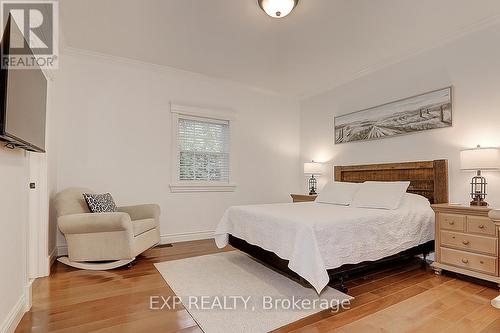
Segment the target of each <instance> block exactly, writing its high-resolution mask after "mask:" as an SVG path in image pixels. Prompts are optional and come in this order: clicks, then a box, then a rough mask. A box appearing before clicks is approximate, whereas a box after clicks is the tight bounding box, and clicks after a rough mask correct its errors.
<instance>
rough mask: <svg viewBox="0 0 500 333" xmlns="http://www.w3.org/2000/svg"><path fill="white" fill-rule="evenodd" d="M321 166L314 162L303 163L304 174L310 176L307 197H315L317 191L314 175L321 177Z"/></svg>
mask: <svg viewBox="0 0 500 333" xmlns="http://www.w3.org/2000/svg"><path fill="white" fill-rule="evenodd" d="M321 173H322V165H321V163H316V162H314V161H312V162H307V163H304V174H306V175H311V178H309V195H316V194H317V193H316V190H317V189H318V182H317V180H316V178H315V177H314V175H321Z"/></svg>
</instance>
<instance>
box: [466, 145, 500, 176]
mask: <svg viewBox="0 0 500 333" xmlns="http://www.w3.org/2000/svg"><path fill="white" fill-rule="evenodd" d="M460 168H461V169H462V170H465V171H477V170H491V171H495V170H500V152H499V150H498V148H475V149H467V150H462V151H461V152H460Z"/></svg>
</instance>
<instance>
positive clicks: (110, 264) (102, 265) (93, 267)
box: [57, 257, 135, 271]
mask: <svg viewBox="0 0 500 333" xmlns="http://www.w3.org/2000/svg"><path fill="white" fill-rule="evenodd" d="M134 260H135V258H132V259H126V260H116V261H104V262H79V261H71V260H69V258H68V257H60V258H57V261H59V262H60V263H63V264H65V265H67V266H71V267H74V268H78V269H85V270H89V271H107V270H109V269H115V268H118V267H121V266H125V265H128V264H130V263H131V262H132V261H134Z"/></svg>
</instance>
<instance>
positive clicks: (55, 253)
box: [48, 246, 59, 275]
mask: <svg viewBox="0 0 500 333" xmlns="http://www.w3.org/2000/svg"><path fill="white" fill-rule="evenodd" d="M58 253H59V249H58V248H57V246H55V247H54V248H53V249H52V251H50V254H49V259H48V263H49V270H48V271H49V275H50V268H51V267H52V265H53V264H54V263H55V262H56V259H57V256H58Z"/></svg>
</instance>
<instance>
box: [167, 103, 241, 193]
mask: <svg viewBox="0 0 500 333" xmlns="http://www.w3.org/2000/svg"><path fill="white" fill-rule="evenodd" d="M170 112H171V114H172V159H171V161H172V165H171V183H170V191H171V192H173V193H179V192H234V191H235V190H236V186H237V185H236V184H235V183H233V182H232V166H233V159H232V154H231V151H232V149H231V148H232V140H231V138H232V135H231V134H232V127H233V122H234V120H235V118H236V114H235V113H234V112H233V111H226V110H217V109H207V108H200V107H193V106H185V105H179V104H173V103H172V104H171V106H170ZM179 118H185V119H194V120H196V119H199V120H200V121H203V120H205V121H213V122H214V123H217V122H221V121H223V122H227V123H229V135H228V137H229V151H228V153H229V170H228V173H229V181H228V182H219V181H191V180H180V179H179V172H180V170H179V163H180V161H179V157H180V155H179V154H180V152H179V138H178V131H179V128H178V126H179Z"/></svg>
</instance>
